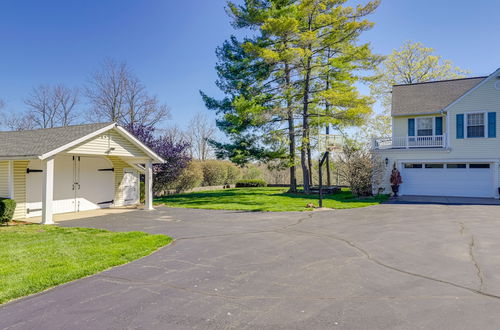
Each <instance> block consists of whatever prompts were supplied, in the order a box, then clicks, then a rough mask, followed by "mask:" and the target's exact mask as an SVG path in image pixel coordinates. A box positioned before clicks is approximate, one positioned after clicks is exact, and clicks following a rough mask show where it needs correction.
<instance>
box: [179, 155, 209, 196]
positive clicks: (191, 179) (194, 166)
mask: <svg viewBox="0 0 500 330" xmlns="http://www.w3.org/2000/svg"><path fill="white" fill-rule="evenodd" d="M202 182H203V169H202V165H201V163H200V162H196V161H192V162H191V163H189V165H188V167H186V168H185V169H184V170H183V171H182V173H181V175H180V176H179V179H177V181H176V182H175V190H176V191H177V192H181V191H186V190H189V189H193V188H195V187H199V186H200V185H201V183H202Z"/></svg>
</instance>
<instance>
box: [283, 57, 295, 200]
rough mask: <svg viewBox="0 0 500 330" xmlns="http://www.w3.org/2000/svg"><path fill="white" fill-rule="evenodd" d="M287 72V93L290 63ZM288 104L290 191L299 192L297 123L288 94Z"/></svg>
mask: <svg viewBox="0 0 500 330" xmlns="http://www.w3.org/2000/svg"><path fill="white" fill-rule="evenodd" d="M285 74H286V85H287V93H288V89H289V88H290V81H291V78H290V68H289V67H288V64H285ZM286 106H287V110H288V113H287V116H288V146H289V152H290V155H289V158H290V164H291V166H290V190H289V191H290V192H297V173H296V170H297V168H296V166H295V148H296V146H295V123H294V120H293V108H292V106H293V103H292V99H291V98H290V97H289V96H287V100H286Z"/></svg>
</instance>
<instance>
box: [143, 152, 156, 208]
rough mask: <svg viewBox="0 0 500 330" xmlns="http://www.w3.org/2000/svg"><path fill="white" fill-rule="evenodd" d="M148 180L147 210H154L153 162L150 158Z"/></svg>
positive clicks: (147, 167) (146, 188) (146, 187)
mask: <svg viewBox="0 0 500 330" xmlns="http://www.w3.org/2000/svg"><path fill="white" fill-rule="evenodd" d="M145 177H146V180H145V181H146V182H145V189H144V190H145V191H144V193H145V195H146V196H144V197H145V200H146V210H154V209H153V162H152V161H151V160H148V161H147V162H146V173H145Z"/></svg>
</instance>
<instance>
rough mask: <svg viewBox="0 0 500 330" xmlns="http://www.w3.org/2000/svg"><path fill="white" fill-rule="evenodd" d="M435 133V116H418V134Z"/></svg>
mask: <svg viewBox="0 0 500 330" xmlns="http://www.w3.org/2000/svg"><path fill="white" fill-rule="evenodd" d="M433 133H434V118H432V117H425V118H417V136H432V135H433Z"/></svg>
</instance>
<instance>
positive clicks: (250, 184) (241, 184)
mask: <svg viewBox="0 0 500 330" xmlns="http://www.w3.org/2000/svg"><path fill="white" fill-rule="evenodd" d="M256 187H267V183H266V181H264V180H239V181H237V182H236V188H256Z"/></svg>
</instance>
